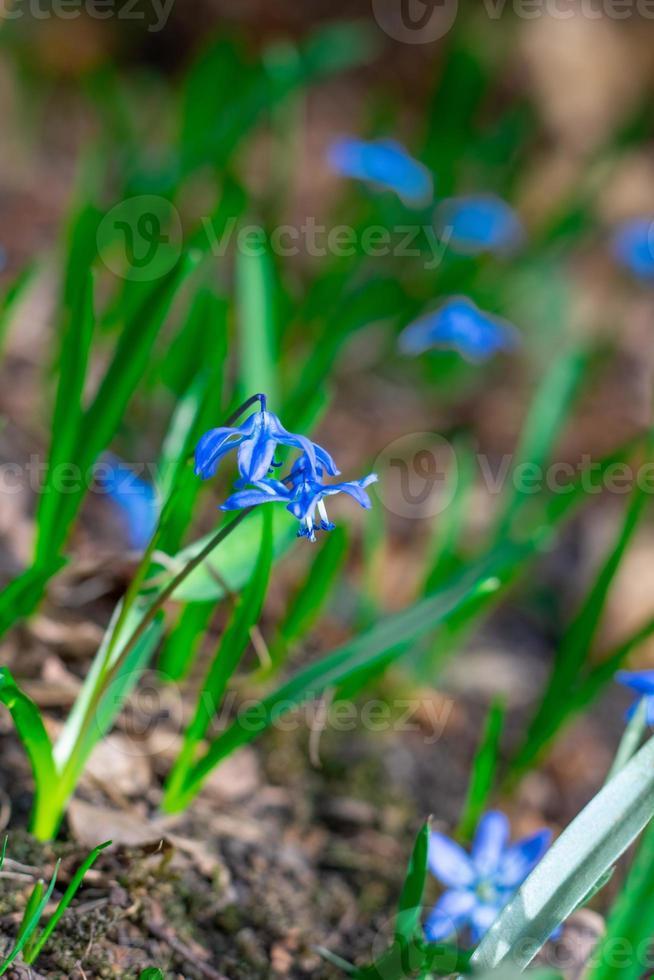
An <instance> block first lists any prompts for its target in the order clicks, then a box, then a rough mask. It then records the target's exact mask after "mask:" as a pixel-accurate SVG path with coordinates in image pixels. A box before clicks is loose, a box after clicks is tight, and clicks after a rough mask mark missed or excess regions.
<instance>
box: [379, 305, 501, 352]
mask: <svg viewBox="0 0 654 980" xmlns="http://www.w3.org/2000/svg"><path fill="white" fill-rule="evenodd" d="M519 343H520V334H519V332H518V331H517V329H516V328H515V327H514V326H513V324H511V323H509V322H508V321H507V320H503V319H502V318H501V317H497V316H493V315H492V314H490V313H485V312H484V311H483V310H480V309H479V308H478V307H477V306H475V304H474V303H473V302H472V300H469V299H466V297H465V296H453V297H451V298H450V299H448V300H446V301H445V303H443V305H442V306H440V307H439V308H438V309H437V310H434V312H432V313H428V314H427V315H426V316H423V317H421V318H420V319H419V320H416V321H415V322H414V323H411V324H409V326H408V327H405V329H404V330H403V331H402V333H401V334H400V337H399V340H398V346H399V349H400V351H401V352H402V353H403V354H411V355H417V354H422V353H424V351H426V350H429V349H430V348H432V347H436V348H441V349H445V350H455V351H458V353H459V354H460V355H461V357H463V358H465V359H466V360H467V361H472V362H473V363H479V362H481V361H485V360H487V359H488V358H489V357H492V355H493V354H496V353H497V352H498V351H501V350H514V349H515V348H516V347H517V346H518V345H519Z"/></svg>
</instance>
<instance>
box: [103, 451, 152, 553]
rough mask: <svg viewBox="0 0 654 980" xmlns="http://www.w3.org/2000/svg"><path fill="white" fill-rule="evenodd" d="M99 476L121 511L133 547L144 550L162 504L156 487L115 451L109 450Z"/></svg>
mask: <svg viewBox="0 0 654 980" xmlns="http://www.w3.org/2000/svg"><path fill="white" fill-rule="evenodd" d="M95 475H96V479H97V480H98V482H99V483H100V484H101V485H102V486H103V487H104V489H105V490H106V492H107V494H108V496H109V499H110V500H111V501H112V502H113V503H114V504H115V505H116V507H117V509H118V511H119V513H120V517H121V519H122V521H123V524H124V526H125V531H126V533H127V538H128V541H129V545H130V547H131V548H134V549H135V550H137V551H142V550H143V549H144V548H145V547H146V545H147V544H148V542H149V540H150V538H151V537H152V535H153V534H154V530H155V527H156V526H157V518H158V513H159V505H158V501H157V493H156V491H155V489H154V487H153V486H152V484H151V483H146V481H145V480H141V479H139V477H138V476H137V475H136V474H135V473H134V471H133V470H131V469H130V468H129V467H128V466H125V464H124V463H123V462H122V461H121V460H120V459H118V457H117V456H114V455H113V454H112V453H105V455H104V456H103V457H102V459H101V460H100V462H99V463H98V465H97V467H96V471H95Z"/></svg>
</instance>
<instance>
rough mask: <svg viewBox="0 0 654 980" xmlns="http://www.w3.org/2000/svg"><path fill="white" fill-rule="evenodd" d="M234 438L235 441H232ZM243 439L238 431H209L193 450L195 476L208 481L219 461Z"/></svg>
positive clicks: (226, 429) (223, 429) (228, 429)
mask: <svg viewBox="0 0 654 980" xmlns="http://www.w3.org/2000/svg"><path fill="white" fill-rule="evenodd" d="M233 436H236V438H235V439H232V437H233ZM244 438H245V436H244V435H242V434H241V430H239V429H231V428H224V427H223V428H219V429H210V430H209V431H208V432H205V434H204V435H203V436H202V438H201V439H200V441H199V442H198V444H197V446H196V449H195V474H196V476H201V477H202V479H203V480H208V479H209V477H211V476H213V475H214V473H215V472H216V468H217V466H218V463H219V462H220V460H221V459H222V458H223V456H225V455H226V454H227V453H228V452H230V450H232V449H235V448H236V446H238V445H239V443H240V442H242V440H243V439H244Z"/></svg>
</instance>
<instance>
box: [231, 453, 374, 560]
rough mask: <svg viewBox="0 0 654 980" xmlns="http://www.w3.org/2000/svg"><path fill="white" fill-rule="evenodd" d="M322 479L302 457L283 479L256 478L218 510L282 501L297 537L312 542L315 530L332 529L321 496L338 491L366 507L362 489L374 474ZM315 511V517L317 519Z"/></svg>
mask: <svg viewBox="0 0 654 980" xmlns="http://www.w3.org/2000/svg"><path fill="white" fill-rule="evenodd" d="M321 478H322V470H321V469H320V468H319V470H318V472H317V473H315V474H314V473H313V472H312V469H311V465H310V462H309V461H308V460H307V458H306V457H305V456H303V457H300V460H299V461H298V463H296V465H295V467H294V468H293V470H292V471H291V472H290V473H289V475H288V476H287V477H286V480H284V481H282V480H271V479H267V480H258V481H256V482H255V483H254V485H253V486H252V487H250V488H248V489H246V490H238V491H237V492H236V493H233V494H232V496H231V497H228V498H227V500H226V501H225V503H224V504H222V505H221V508H220V509H221V510H241V509H242V508H244V507H256V506H257V505H258V504H269V503H280V502H281V503H284V504H286V509H287V510H288V511H290V513H291V514H293V516H294V517H296V518H297V519H298V521H299V522H300V528H299V530H298V537H306V538H308V539H309V540H310V541H315V540H316V531H331V530H333V528H334V524H333V523H332V522H331V521H330V520H329V517H328V516H327V509H326V507H325V503H324V498H325V497H330V496H333V495H334V494H337V493H347V494H349V495H350V496H351V497H353V498H354V499H355V500H356V501H357V503H358V504H360V505H361V506H362V507H365V508H366V510H368V509H370V506H371V504H370V498H369V496H368V494H367V493H366V491H365V488H366V487H367V486H369V485H370V484H371V483H374V482H375V481H376V480H377V474H376V473H370V474H368V476H366V477H364V478H363V479H362V480H350V481H348V482H346V483H332V484H331V485H328V484H324V483H322V479H321ZM287 484H288V486H287ZM316 510H317V511H318V520H316Z"/></svg>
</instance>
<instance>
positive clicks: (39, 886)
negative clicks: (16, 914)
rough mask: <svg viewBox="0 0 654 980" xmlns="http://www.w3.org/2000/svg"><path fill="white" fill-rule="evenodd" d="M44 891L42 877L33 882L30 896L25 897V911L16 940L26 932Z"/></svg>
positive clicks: (18, 940)
mask: <svg viewBox="0 0 654 980" xmlns="http://www.w3.org/2000/svg"><path fill="white" fill-rule="evenodd" d="M44 891H45V882H44V880H43V878H39V880H38V881H37V882H36V883H35V885H34V888H33V889H32V892H31V894H30V897H29V898H28V899H27V905H26V906H25V911H24V912H23V918H22V919H21V923H20V926H19V928H18V932H17V933H16V942H20V940H21V939H22V938H23V936H24V935H25V933H26V932H27V930H28V927H29V924H30V922H31V921H32V919H33V918H34V913H35V912H36V910H37V908H38V906H39V905H40V904H41V901H42V900H43V892H44ZM28 939H29V937H28Z"/></svg>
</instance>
